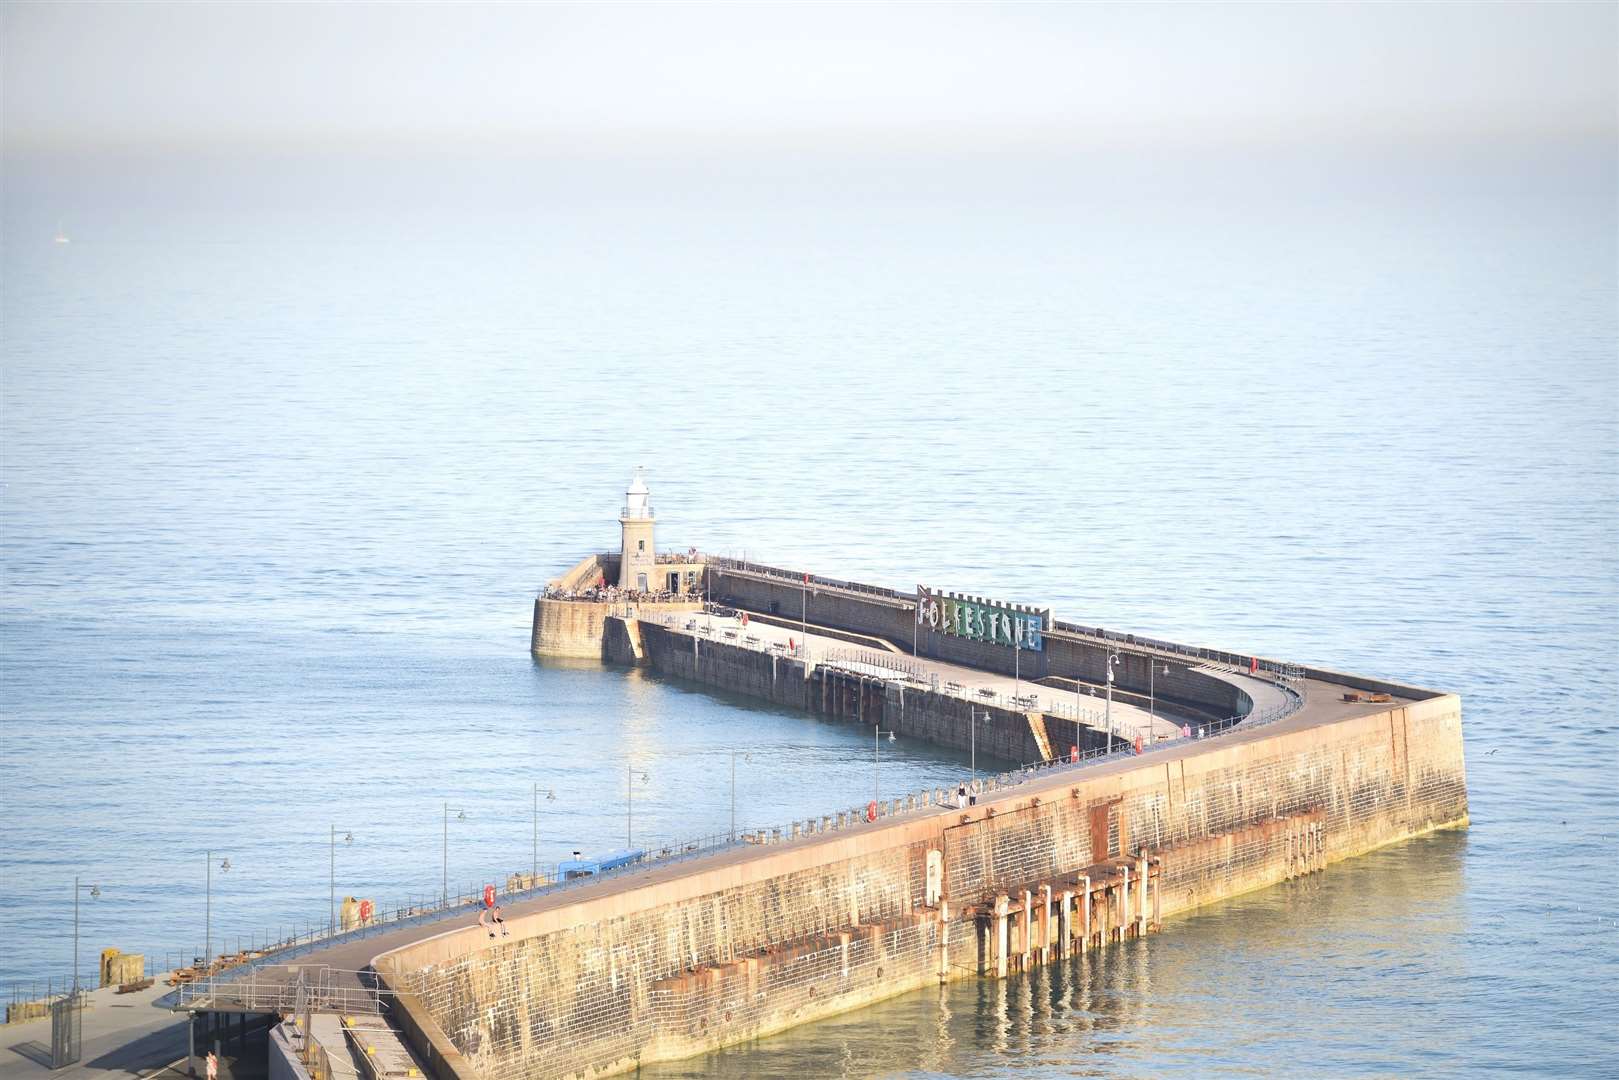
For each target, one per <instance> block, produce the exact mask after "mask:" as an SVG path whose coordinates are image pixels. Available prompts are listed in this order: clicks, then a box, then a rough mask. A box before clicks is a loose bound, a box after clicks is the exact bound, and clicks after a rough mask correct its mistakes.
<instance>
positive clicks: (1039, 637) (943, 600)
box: [916, 585, 1051, 652]
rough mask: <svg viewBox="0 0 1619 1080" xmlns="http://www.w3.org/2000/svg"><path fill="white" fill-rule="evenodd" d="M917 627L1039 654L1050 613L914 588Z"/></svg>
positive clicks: (1021, 606) (978, 598) (975, 597)
mask: <svg viewBox="0 0 1619 1080" xmlns="http://www.w3.org/2000/svg"><path fill="white" fill-rule="evenodd" d="M916 624H917V626H919V627H925V628H926V629H928V630H937V631H938V632H940V633H943V634H950V635H951V636H953V637H959V638H966V639H968V640H969V641H989V642H994V643H997V644H1000V645H1005V646H1006V647H1007V648H1018V649H1026V650H1028V651H1030V652H1040V651H1041V650H1042V649H1044V648H1045V634H1046V628H1047V627H1048V626H1049V625H1050V624H1051V611H1050V609H1043V610H1042V609H1039V608H1033V607H1030V606H1028V605H1027V604H1006V603H1001V602H999V601H995V600H985V599H984V598H983V597H981V596H961V595H959V594H957V593H947V592H936V591H934V590H933V589H929V588H927V587H926V586H925V585H918V586H917V587H916Z"/></svg>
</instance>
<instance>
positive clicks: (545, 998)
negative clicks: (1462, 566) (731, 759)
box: [373, 684, 1467, 1080]
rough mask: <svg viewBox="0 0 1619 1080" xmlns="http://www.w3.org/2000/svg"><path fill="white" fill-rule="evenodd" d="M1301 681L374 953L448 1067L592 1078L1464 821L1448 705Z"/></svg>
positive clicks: (1453, 704) (408, 1020) (424, 1043)
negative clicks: (1200, 722) (1287, 712)
mask: <svg viewBox="0 0 1619 1080" xmlns="http://www.w3.org/2000/svg"><path fill="white" fill-rule="evenodd" d="M1316 689H1317V690H1318V691H1322V692H1318V693H1317V694H1316V695H1315V696H1314V698H1313V699H1312V704H1311V705H1310V706H1309V707H1307V708H1305V709H1302V710H1299V711H1297V712H1295V713H1294V714H1293V715H1292V716H1290V717H1288V718H1287V719H1284V720H1281V721H1278V722H1274V723H1270V724H1266V725H1263V726H1260V727H1254V728H1253V729H1252V730H1245V728H1246V725H1239V726H1237V727H1236V728H1234V729H1233V730H1231V731H1230V732H1229V733H1227V734H1224V735H1220V736H1217V737H1211V738H1208V739H1203V740H1196V739H1193V740H1181V741H1180V742H1178V743H1177V744H1175V745H1174V746H1166V747H1164V748H1163V749H1161V750H1158V751H1156V752H1150V753H1146V754H1144V755H1141V756H1139V757H1137V756H1131V757H1126V758H1123V759H1120V758H1114V759H1111V760H1108V761H1104V762H1100V763H1096V764H1088V765H1087V764H1080V765H1075V766H1064V767H1058V768H1052V769H1049V770H1046V771H1043V772H1042V773H1040V774H1039V775H1038V776H1037V778H1035V779H1033V780H1030V781H1028V782H1026V783H1021V784H1017V785H1014V786H1011V787H1009V788H1003V789H1001V790H999V791H996V792H993V793H990V794H989V795H987V796H986V797H985V798H984V799H981V800H980V801H979V803H978V805H976V806H971V807H965V808H963V807H954V806H952V807H939V806H933V807H927V808H923V809H919V810H915V811H913V812H910V813H901V814H898V815H895V816H891V817H885V818H881V819H879V820H878V821H877V822H875V823H871V824H867V823H864V822H862V823H858V824H856V823H854V822H848V821H845V822H844V823H843V824H842V826H841V827H834V828H831V829H827V828H826V821H825V820H824V819H823V821H822V822H821V823H818V824H817V825H816V826H815V827H813V828H812V829H811V831H808V832H807V833H806V834H804V835H801V836H799V837H798V838H797V839H794V840H791V841H788V842H785V843H780V844H769V845H765V846H760V847H748V848H742V849H731V850H729V851H726V852H723V853H721V854H717V855H714V856H711V857H707V858H701V859H693V860H690V861H688V862H684V863H680V864H676V865H671V866H667V867H664V868H661V869H656V870H649V871H647V872H645V873H644V874H639V875H634V876H633V877H630V878H625V879H620V880H612V879H603V880H602V881H600V882H596V883H592V884H589V885H586V886H583V887H581V888H575V889H570V890H567V891H565V892H563V893H559V894H557V895H555V896H551V897H546V898H542V899H540V900H537V901H535V902H534V903H533V904H532V905H531V906H530V905H524V910H522V911H520V912H516V913H515V914H514V916H513V917H511V918H509V920H508V921H509V923H510V925H511V927H512V931H513V936H512V937H511V938H509V939H503V940H497V941H491V940H489V939H488V938H487V936H485V935H484V933H483V931H482V930H480V929H478V928H477V927H466V928H463V929H458V930H455V931H451V932H449V933H445V934H441V935H439V936H437V937H433V938H429V939H427V940H423V941H419V942H416V943H413V944H410V945H407V946H405V947H403V948H398V949H395V950H393V951H391V952H388V953H385V954H384V955H381V956H378V957H376V958H375V960H374V961H373V963H374V966H375V968H376V969H377V971H378V972H379V973H380V974H381V975H382V977H383V978H384V980H385V981H386V982H387V983H388V985H389V986H390V987H391V988H392V989H393V990H394V991H396V992H397V993H398V995H399V996H398V1006H397V1008H396V1010H395V1015H396V1018H397V1019H398V1020H400V1021H402V1025H403V1026H404V1027H405V1029H406V1030H407V1031H408V1032H411V1033H412V1035H413V1039H414V1041H415V1042H416V1048H417V1050H418V1052H419V1053H421V1054H422V1055H423V1056H424V1057H425V1058H429V1059H431V1060H432V1061H433V1062H434V1068H435V1070H436V1071H438V1072H440V1073H441V1074H442V1075H444V1076H453V1077H458V1078H463V1080H472V1078H474V1077H483V1078H486V1080H496V1078H501V1080H504V1078H511V1080H516V1078H517V1077H520V1076H521V1077H542V1076H543V1077H550V1076H565V1077H593V1076H604V1075H608V1074H611V1073H616V1072H623V1071H627V1070H631V1069H634V1068H635V1067H636V1066H638V1065H642V1064H647V1063H650V1062H653V1061H659V1060H668V1059H673V1058H679V1057H683V1056H687V1055H690V1054H694V1053H699V1052H702V1051H705V1050H708V1049H711V1048H715V1047H718V1046H723V1045H726V1044H729V1043H733V1042H737V1041H741V1040H745V1039H750V1038H755V1037H759V1036H763V1035H767V1034H770V1033H773V1032H777V1031H781V1030H783V1029H786V1028H788V1027H792V1026H794V1025H796V1024H800V1023H804V1022H807V1021H810V1020H814V1019H816V1018H819V1017H824V1016H829V1015H832V1014H835V1013H839V1012H843V1011H846V1010H849V1009H854V1008H858V1007H861V1006H863V1005H866V1004H869V1003H872V1002H874V1001H877V1000H880V999H882V998H885V997H889V996H892V995H895V994H901V993H905V992H907V991H909V990H913V989H916V988H919V987H923V986H927V985H930V984H934V983H937V982H941V981H946V980H951V979H958V978H967V977H978V976H986V977H999V976H1005V975H1007V974H1010V973H1012V972H1016V971H1019V970H1023V969H1026V968H1028V967H1031V966H1034V965H1037V964H1041V963H1046V962H1049V961H1051V960H1052V959H1054V958H1059V957H1063V956H1066V955H1070V954H1072V953H1074V952H1077V951H1081V950H1085V949H1094V948H1107V947H1109V946H1110V945H1112V944H1114V943H1116V942H1119V941H1121V940H1123V939H1126V938H1130V937H1135V936H1138V935H1141V934H1145V933H1149V932H1152V931H1154V930H1156V929H1158V927H1159V926H1160V924H1161V922H1162V921H1163V920H1165V919H1166V918H1168V917H1170V916H1172V915H1174V914H1176V913H1178V912H1182V911H1186V910H1188V909H1190V908H1193V907H1196V906H1198V905H1200V904H1206V903H1210V902H1212V901H1216V900H1220V899H1223V898H1225V897H1228V896H1233V895H1236V894H1238V893H1241V892H1244V891H1247V890H1251V889H1256V888H1260V887H1263V886H1266V885H1269V884H1272V883H1275V882H1278V881H1282V880H1285V879H1287V878H1289V877H1293V876H1297V875H1299V874H1305V873H1310V872H1313V871H1315V870H1318V869H1320V868H1321V867H1323V866H1325V865H1327V864H1328V863H1330V862H1332V861H1334V860H1338V859H1343V858H1348V857H1351V856H1354V855H1357V854H1360V853H1362V852H1365V851H1368V850H1370V849H1372V848H1375V847H1378V846H1380V845H1383V844H1387V843H1391V842H1394V841H1396V840H1400V839H1402V838H1405V837H1409V836H1413V835H1416V834H1419V833H1422V832H1426V831H1429V830H1432V829H1436V828H1443V827H1449V826H1459V825H1464V824H1465V823H1466V821H1467V796H1466V786H1465V776H1464V772H1463V763H1462V732H1461V712H1460V709H1461V706H1460V701H1459V699H1458V698H1456V697H1455V696H1454V695H1449V694H1430V693H1426V692H1423V691H1417V690H1412V689H1405V690H1404V692H1403V693H1402V694H1400V695H1398V696H1397V698H1396V700H1394V701H1392V702H1389V703H1379V704H1369V703H1366V702H1361V701H1355V702H1350V701H1345V700H1343V695H1342V694H1339V695H1338V696H1337V697H1336V698H1333V697H1331V696H1330V695H1328V694H1326V693H1324V691H1325V690H1326V684H1321V685H1320V686H1318V687H1317V688H1316ZM1340 689H1341V684H1340ZM1418 698H1420V699H1421V700H1417V699H1418Z"/></svg>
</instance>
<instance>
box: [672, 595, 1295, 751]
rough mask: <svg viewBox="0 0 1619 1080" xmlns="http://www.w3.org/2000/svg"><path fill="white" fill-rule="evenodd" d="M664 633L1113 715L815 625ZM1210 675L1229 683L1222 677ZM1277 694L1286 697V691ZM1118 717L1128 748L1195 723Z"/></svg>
mask: <svg viewBox="0 0 1619 1080" xmlns="http://www.w3.org/2000/svg"><path fill="white" fill-rule="evenodd" d="M663 625H664V626H665V627H667V628H668V629H669V630H671V631H673V632H675V633H679V634H685V635H688V636H694V637H697V638H699V639H700V640H702V639H706V640H712V641H717V642H720V643H721V644H725V645H732V646H737V647H740V648H751V649H756V650H760V651H766V652H768V651H779V652H781V653H782V655H788V656H795V657H798V658H799V659H803V658H805V653H807V658H808V660H809V663H810V664H811V665H817V664H826V665H829V666H836V667H842V668H845V669H846V670H852V671H855V672H856V673H857V674H865V675H871V676H873V677H874V678H903V677H904V676H905V675H907V674H910V675H916V676H919V677H920V678H921V679H922V680H923V681H924V682H927V683H929V684H931V683H932V682H933V681H935V680H936V681H937V685H938V687H939V688H940V689H941V690H943V691H944V692H946V693H949V694H952V695H953V696H956V697H960V698H962V699H963V700H966V701H969V702H973V701H976V702H978V703H979V704H995V705H999V706H1001V707H1003V708H1012V707H1023V708H1027V709H1030V710H1037V711H1043V712H1051V713H1055V714H1058V715H1067V716H1074V717H1076V718H1078V719H1079V720H1080V722H1081V723H1084V724H1086V725H1088V726H1090V727H1093V728H1095V729H1096V730H1098V731H1105V730H1106V726H1105V723H1104V720H1103V717H1104V716H1105V715H1106V714H1107V711H1108V710H1107V704H1106V697H1105V692H1104V691H1103V690H1102V689H1101V688H1098V687H1094V686H1093V687H1091V689H1092V690H1093V691H1094V692H1093V693H1088V694H1081V693H1076V692H1074V691H1072V690H1064V689H1059V688H1056V687H1052V686H1046V685H1043V684H1041V683H1037V682H1033V681H1031V680H1029V679H1017V678H1015V677H1014V676H1011V675H1001V674H998V673H996V672H992V671H984V670H983V669H981V668H975V667H968V666H966V665H964V664H955V663H951V662H949V661H947V660H935V659H932V658H930V657H926V656H912V655H911V654H910V653H908V652H893V653H887V652H882V651H880V650H879V649H877V648H876V647H875V645H873V646H872V647H862V646H861V645H859V644H857V643H853V642H851V641H850V640H849V637H848V635H839V636H831V634H829V633H827V632H825V631H823V629H822V628H820V627H817V626H815V625H813V624H811V625H810V626H809V627H808V633H807V634H806V632H805V630H804V629H803V628H802V627H799V626H783V625H780V624H779V623H776V622H767V621H765V620H763V619H758V618H750V619H749V620H748V622H747V623H746V624H744V623H743V622H742V619H741V616H740V615H732V616H720V615H712V614H707V613H703V614H691V615H687V616H684V617H681V616H667V617H665V618H664V620H663ZM832 633H837V632H836V631H833V632H832ZM874 640H875V639H874ZM793 650H797V651H793ZM1210 673H1211V674H1216V677H1219V678H1227V676H1226V675H1225V674H1223V673H1215V672H1213V671H1211V672H1210ZM1228 681H1229V680H1228ZM1246 682H1253V683H1257V684H1259V685H1261V686H1263V687H1266V688H1267V689H1268V690H1274V689H1275V688H1274V687H1272V686H1271V685H1270V684H1269V683H1266V682H1264V681H1263V680H1260V679H1253V680H1245V682H1244V683H1243V684H1241V685H1244V688H1245V689H1246ZM1087 685H1088V684H1087ZM1276 693H1277V694H1280V691H1276ZM1250 696H1253V695H1252V694H1250ZM1254 700H1255V704H1256V706H1257V705H1258V701H1259V698H1258V697H1255V699H1254ZM1267 700H1268V694H1267ZM1111 715H1112V719H1113V727H1114V734H1115V735H1117V736H1119V737H1120V738H1123V739H1125V740H1127V741H1128V740H1132V739H1134V738H1135V737H1136V736H1137V735H1141V736H1142V737H1143V738H1144V739H1145V738H1146V737H1147V732H1148V731H1151V732H1152V734H1153V738H1155V739H1171V738H1174V737H1175V736H1176V735H1179V734H1180V730H1181V724H1182V723H1186V722H1190V721H1189V720H1188V718H1185V717H1179V716H1177V715H1175V713H1174V712H1173V710H1172V709H1155V710H1153V712H1152V713H1149V712H1148V710H1147V709H1143V708H1140V707H1138V706H1136V705H1132V704H1130V703H1129V702H1126V701H1123V700H1119V699H1115V700H1114V702H1113V707H1112V714H1111Z"/></svg>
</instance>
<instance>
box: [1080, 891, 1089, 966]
mask: <svg viewBox="0 0 1619 1080" xmlns="http://www.w3.org/2000/svg"><path fill="white" fill-rule="evenodd" d="M1084 881H1085V885H1084V889H1085V936H1084V938H1082V939H1081V942H1080V946H1079V951H1080V952H1084V951H1085V950H1086V949H1089V948H1090V947H1091V876H1090V875H1089V874H1086V875H1085V878H1084Z"/></svg>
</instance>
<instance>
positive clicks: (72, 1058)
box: [51, 994, 84, 1069]
mask: <svg viewBox="0 0 1619 1080" xmlns="http://www.w3.org/2000/svg"><path fill="white" fill-rule="evenodd" d="M83 1005H84V999H83V997H82V996H80V995H79V994H69V995H68V996H67V997H65V998H62V999H61V1000H59V1001H53V1002H51V1068H53V1069H60V1068H62V1067H64V1066H66V1065H72V1064H73V1063H74V1062H76V1061H78V1060H79V1053H80V1051H81V1049H82V1046H81V1044H80V1038H79V1036H80V1034H81V1025H82V1021H83V1017H84V1008H83Z"/></svg>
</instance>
